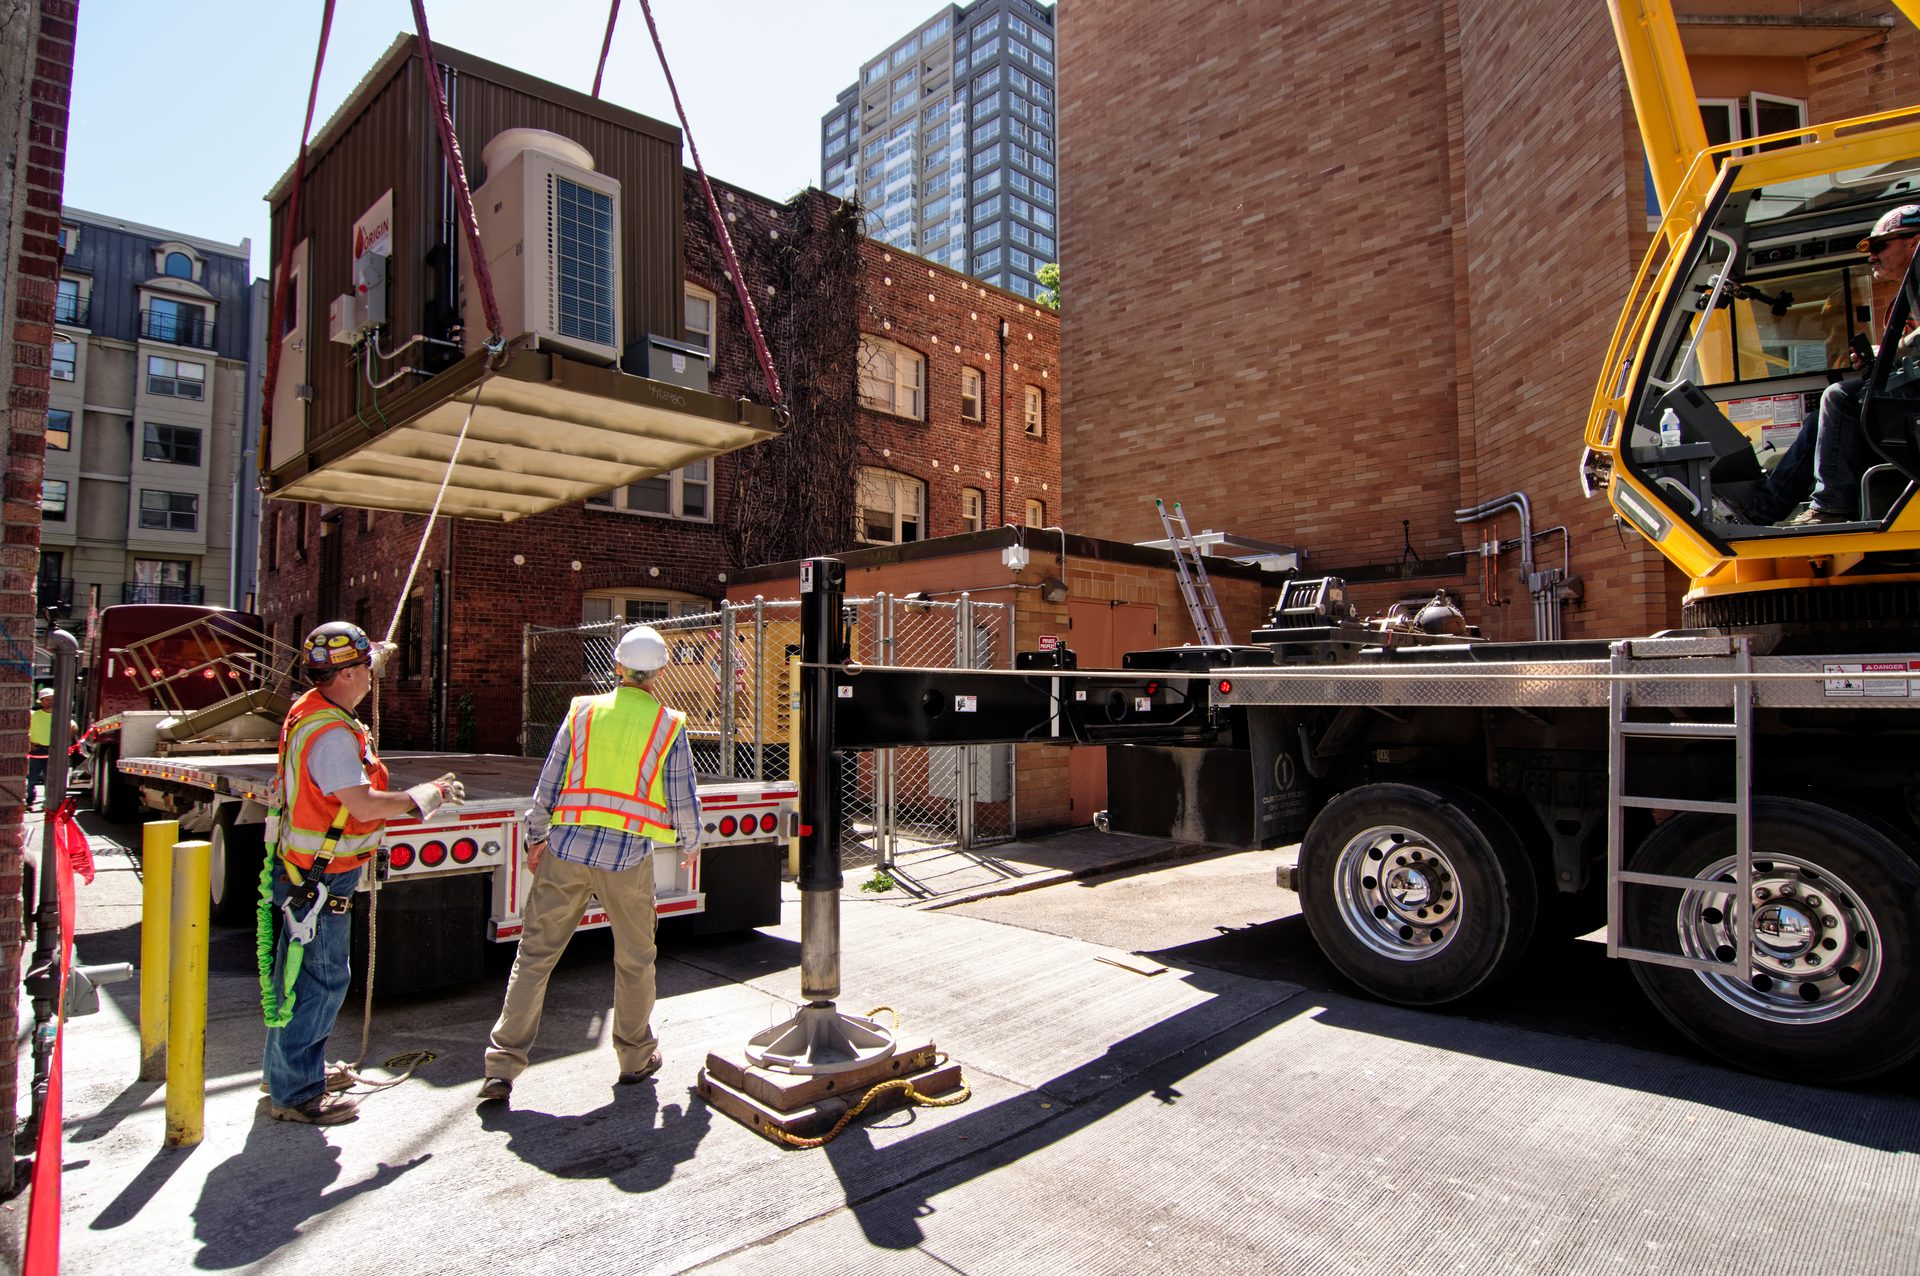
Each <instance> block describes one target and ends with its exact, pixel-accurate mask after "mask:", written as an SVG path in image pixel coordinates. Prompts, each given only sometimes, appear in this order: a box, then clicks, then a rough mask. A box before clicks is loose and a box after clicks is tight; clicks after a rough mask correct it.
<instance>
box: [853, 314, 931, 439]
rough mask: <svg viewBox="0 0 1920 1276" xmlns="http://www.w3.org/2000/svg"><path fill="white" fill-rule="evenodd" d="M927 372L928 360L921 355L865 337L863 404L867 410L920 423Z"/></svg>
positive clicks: (862, 344) (862, 370) (899, 346)
mask: <svg viewBox="0 0 1920 1276" xmlns="http://www.w3.org/2000/svg"><path fill="white" fill-rule="evenodd" d="M926 370H927V361H926V358H925V356H923V355H921V354H920V353H918V352H917V351H914V350H909V349H907V348H906V347H905V346H903V345H899V344H897V343H895V342H892V341H886V340H883V339H882V338H879V337H869V336H866V335H864V334H862V336H861V338H860V402H861V404H862V405H863V406H865V407H869V408H873V409H875V410H876V411H879V412H891V413H892V414H893V415H895V416H904V417H911V418H912V419H914V420H915V421H918V420H920V419H921V394H922V392H923V390H924V388H925V386H926V383H927V382H926Z"/></svg>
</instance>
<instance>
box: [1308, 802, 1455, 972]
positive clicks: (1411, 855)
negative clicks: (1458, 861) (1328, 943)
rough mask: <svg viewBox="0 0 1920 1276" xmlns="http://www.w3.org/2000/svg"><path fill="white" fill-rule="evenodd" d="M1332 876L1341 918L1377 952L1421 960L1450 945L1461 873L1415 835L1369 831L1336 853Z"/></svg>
mask: <svg viewBox="0 0 1920 1276" xmlns="http://www.w3.org/2000/svg"><path fill="white" fill-rule="evenodd" d="M1334 876H1335V880H1336V887H1337V892H1338V896H1339V904H1340V916H1341V918H1342V920H1343V921H1344V922H1345V923H1346V926H1347V929H1348V930H1350V931H1351V932H1352V933H1353V934H1354V935H1355V936H1357V937H1358V938H1359V939H1360V940H1361V942H1363V943H1365V944H1366V945H1367V947H1369V948H1371V949H1373V950H1374V951H1375V952H1377V953H1380V954H1381V955H1383V956H1386V957H1391V958H1393V959H1394V960H1396V961H1419V960H1422V959H1423V958H1427V957H1431V956H1433V955H1434V954H1435V953H1436V952H1438V951H1439V950H1440V949H1442V948H1444V947H1446V946H1447V944H1448V943H1450V942H1452V940H1453V932H1454V927H1455V925H1456V924H1457V923H1458V921H1459V916H1460V898H1459V891H1460V883H1459V875H1458V874H1457V873H1456V872H1455V871H1454V867H1453V864H1452V862H1451V861H1450V860H1449V859H1448V858H1447V857H1446V856H1445V855H1444V854H1442V853H1441V852H1440V851H1439V850H1437V849H1436V848H1435V847H1434V846H1433V845H1432V844H1431V842H1430V841H1429V840H1428V839H1427V838H1426V837H1425V835H1423V834H1422V833H1420V832H1419V831H1417V830H1415V829H1410V828H1403V827H1398V826H1382V827H1378V828H1370V829H1367V830H1366V831H1364V832H1362V833H1360V834H1359V835H1357V836H1355V837H1354V838H1352V839H1350V840H1349V841H1348V842H1347V844H1346V845H1345V846H1343V847H1342V848H1341V849H1340V855H1339V857H1338V859H1337V860H1336V861H1335V865H1334Z"/></svg>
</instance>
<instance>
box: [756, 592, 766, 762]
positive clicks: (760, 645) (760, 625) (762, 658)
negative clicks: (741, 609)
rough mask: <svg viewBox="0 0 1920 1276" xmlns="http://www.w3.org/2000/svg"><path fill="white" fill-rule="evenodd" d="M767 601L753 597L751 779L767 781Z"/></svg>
mask: <svg viewBox="0 0 1920 1276" xmlns="http://www.w3.org/2000/svg"><path fill="white" fill-rule="evenodd" d="M766 699H767V600H766V599H764V598H762V597H761V596H760V595H759V594H755V595H754V596H753V778H754V779H756V780H764V779H766V778H767V737H766V727H767V715H766Z"/></svg>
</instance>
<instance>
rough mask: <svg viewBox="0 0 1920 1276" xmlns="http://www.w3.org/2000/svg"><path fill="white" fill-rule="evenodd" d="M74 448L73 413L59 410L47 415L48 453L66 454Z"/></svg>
mask: <svg viewBox="0 0 1920 1276" xmlns="http://www.w3.org/2000/svg"><path fill="white" fill-rule="evenodd" d="M72 447H73V413H71V412H64V411H59V410H53V411H49V412H48V413H47V451H49V452H65V451H68V450H70V449H71V448H72Z"/></svg>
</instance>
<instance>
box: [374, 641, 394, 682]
mask: <svg viewBox="0 0 1920 1276" xmlns="http://www.w3.org/2000/svg"><path fill="white" fill-rule="evenodd" d="M398 650H400V647H399V645H398V644H396V643H391V642H376V643H374V644H373V654H372V655H371V656H369V657H368V658H367V664H368V665H369V666H370V667H371V668H372V670H373V676H374V678H375V679H379V678H381V677H383V676H384V675H385V674H386V672H387V661H388V660H390V659H392V657H393V653H394V652H396V651H398Z"/></svg>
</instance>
